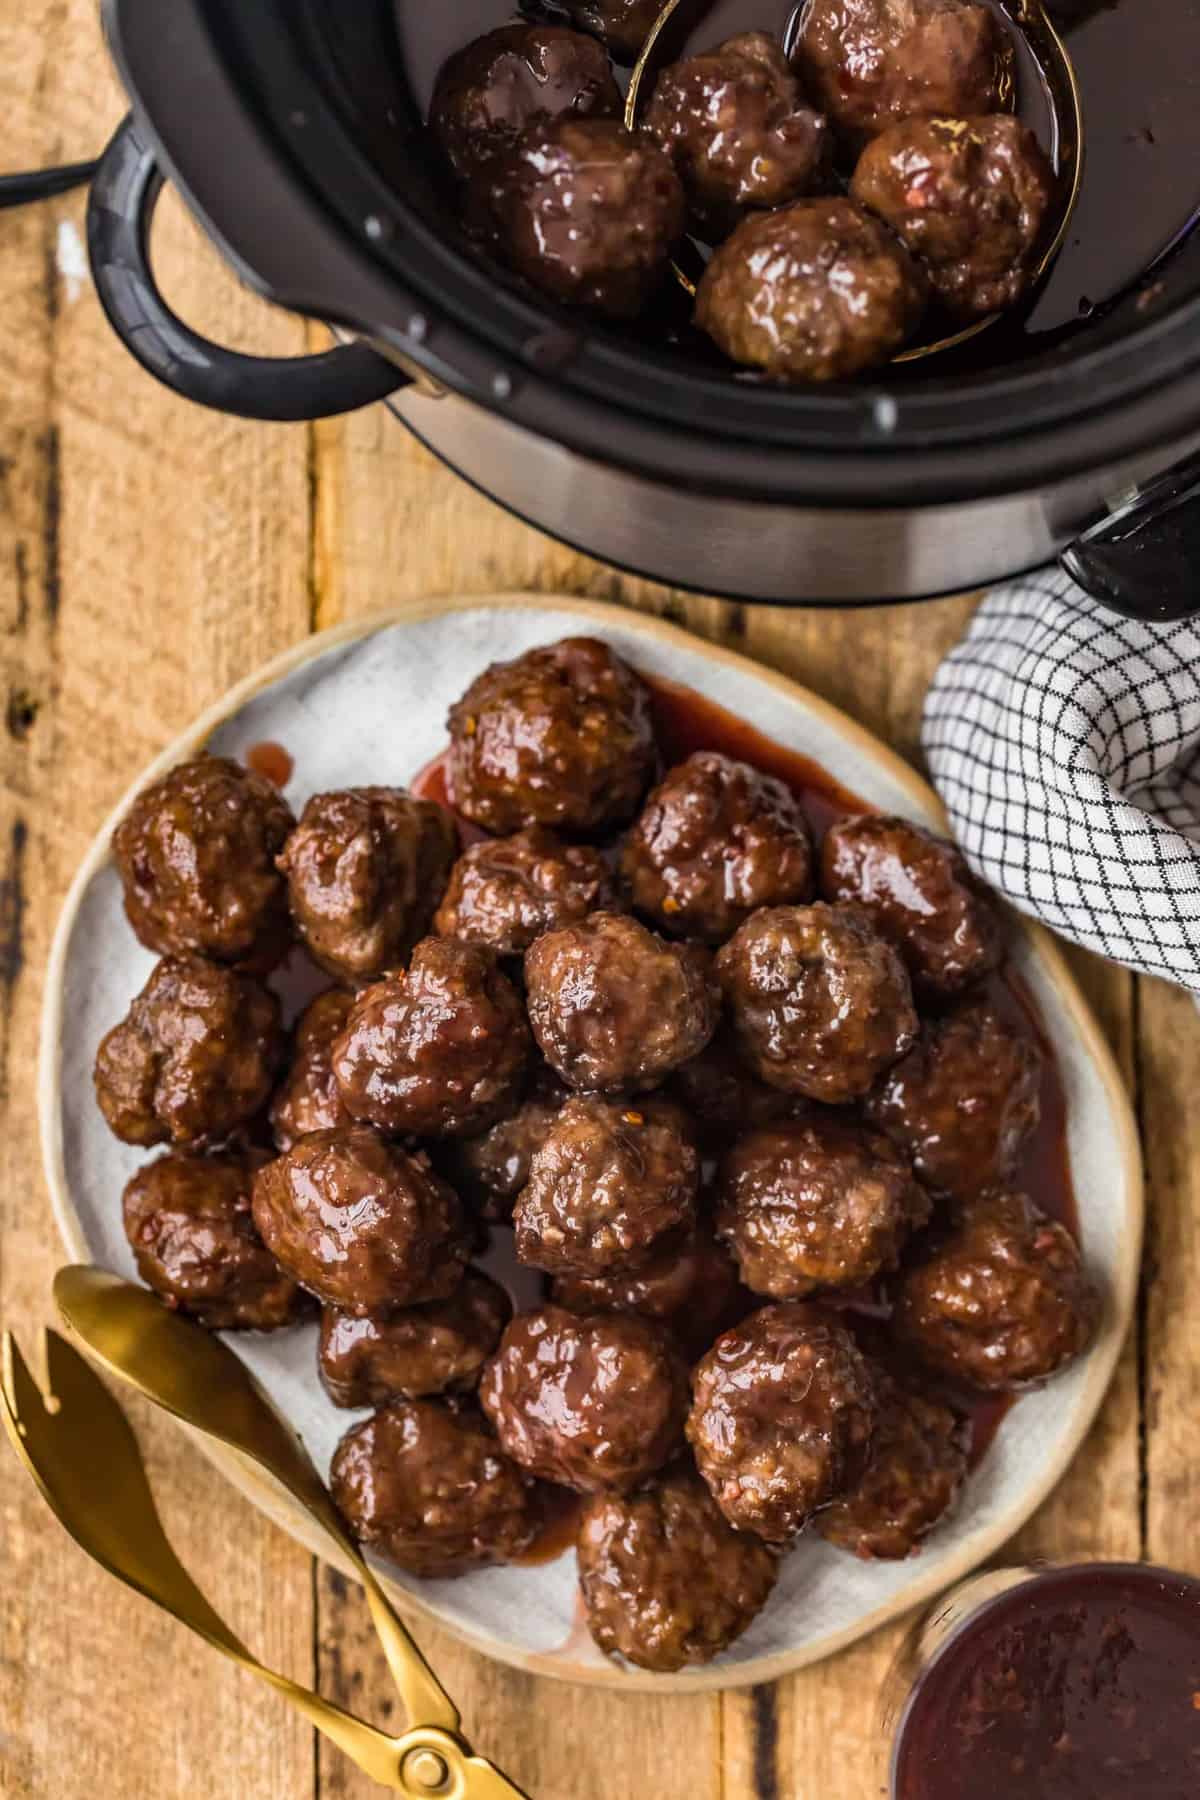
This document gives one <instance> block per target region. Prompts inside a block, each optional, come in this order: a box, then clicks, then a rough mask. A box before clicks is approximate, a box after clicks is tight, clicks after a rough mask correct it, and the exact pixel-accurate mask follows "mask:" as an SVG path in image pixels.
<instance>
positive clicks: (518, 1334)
mask: <svg viewBox="0 0 1200 1800" xmlns="http://www.w3.org/2000/svg"><path fill="white" fill-rule="evenodd" d="M479 1397H480V1400H481V1401H482V1403H483V1410H484V1412H485V1413H486V1414H487V1415H488V1417H489V1419H490V1420H491V1422H492V1424H493V1426H494V1427H495V1431H496V1436H497V1437H498V1438H499V1439H500V1442H501V1444H502V1445H503V1447H504V1449H505V1451H506V1452H507V1454H508V1455H509V1456H511V1457H512V1458H513V1461H514V1462H517V1463H519V1464H520V1465H521V1467H522V1468H523V1469H528V1470H529V1472H530V1473H531V1474H533V1475H540V1476H542V1477H543V1478H544V1479H545V1480H547V1481H555V1482H557V1483H558V1484H559V1486H560V1487H568V1488H575V1489H576V1490H577V1491H578V1492H579V1493H583V1494H591V1493H596V1492H598V1491H599V1490H601V1489H603V1488H630V1487H634V1486H636V1484H637V1483H638V1482H639V1481H641V1480H643V1479H644V1478H645V1477H646V1476H647V1475H652V1474H653V1473H654V1471H655V1470H656V1469H659V1468H661V1467H662V1465H663V1464H664V1463H665V1462H666V1461H667V1460H668V1458H669V1457H671V1456H673V1455H674V1454H675V1452H676V1450H678V1449H679V1447H680V1444H681V1441H682V1433H683V1419H684V1414H685V1412H686V1410H687V1369H686V1365H685V1364H684V1362H683V1359H682V1357H681V1356H680V1354H679V1352H678V1350H677V1349H676V1348H675V1345H674V1343H673V1342H672V1340H671V1338H670V1337H669V1335H668V1334H667V1332H666V1331H664V1330H663V1328H662V1327H661V1326H658V1325H655V1324H654V1323H652V1321H651V1320H649V1319H643V1318H639V1317H637V1316H636V1315H635V1314H633V1313H600V1314H597V1315H595V1316H594V1317H592V1318H584V1319H581V1318H577V1317H576V1315H575V1314H574V1313H569V1312H566V1311H564V1310H563V1309H562V1308H561V1307H558V1306H544V1307H542V1309H541V1311H540V1312H531V1313H523V1314H522V1315H521V1316H520V1317H519V1318H516V1319H514V1320H513V1322H512V1324H511V1325H510V1326H509V1327H508V1329H507V1330H506V1331H505V1333H504V1336H503V1338H502V1339H501V1340H500V1348H499V1350H498V1351H497V1352H496V1354H495V1356H494V1357H493V1358H492V1360H491V1362H490V1363H489V1364H488V1365H487V1367H486V1369H485V1370H484V1372H483V1379H482V1381H481V1382H480V1386H479Z"/></svg>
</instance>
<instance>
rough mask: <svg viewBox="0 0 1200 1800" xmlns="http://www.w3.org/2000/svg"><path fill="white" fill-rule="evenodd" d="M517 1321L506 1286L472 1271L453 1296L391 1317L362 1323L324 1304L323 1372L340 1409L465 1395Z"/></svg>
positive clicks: (319, 1356) (323, 1379)
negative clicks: (507, 1328) (511, 1323)
mask: <svg viewBox="0 0 1200 1800" xmlns="http://www.w3.org/2000/svg"><path fill="white" fill-rule="evenodd" d="M511 1317H512V1302H511V1301H510V1300H509V1297H508V1295H507V1294H506V1293H505V1291H504V1289H503V1288H502V1287H501V1286H500V1285H499V1284H498V1283H497V1282H495V1281H492V1280H491V1279H490V1277H488V1276H487V1275H485V1274H483V1272H482V1271H481V1270H479V1269H468V1270H467V1271H466V1273H465V1274H464V1275H463V1278H462V1280H461V1281H460V1282H459V1284H458V1286H457V1287H456V1288H455V1290H454V1292H453V1293H452V1294H449V1295H447V1297H446V1298H445V1299H444V1300H428V1301H426V1302H425V1304H424V1305H423V1306H411V1307H407V1308H404V1309H403V1310H401V1311H399V1312H394V1313H392V1314H390V1315H389V1316H386V1317H379V1316H374V1317H368V1318H362V1319H356V1318H355V1317H354V1315H353V1314H352V1313H343V1312H336V1311H335V1310H334V1309H333V1308H332V1307H326V1308H325V1310H324V1312H323V1314H322V1317H321V1338H320V1343H319V1345H318V1348H317V1367H318V1369H319V1371H320V1375H321V1384H322V1386H323V1387H324V1389H325V1392H326V1393H327V1394H328V1395H329V1398H330V1399H331V1400H332V1401H333V1403H334V1405H335V1406H347V1407H355V1406H383V1405H384V1404H386V1402H387V1401H389V1400H394V1399H397V1398H405V1399H417V1398H420V1397H421V1396H423V1395H428V1394H445V1393H456V1392H460V1391H467V1390H470V1389H471V1388H473V1387H474V1386H475V1384H476V1382H477V1381H478V1379H479V1372H480V1370H481V1369H482V1367H483V1365H484V1363H485V1362H486V1361H487V1359H488V1357H489V1356H490V1355H491V1354H492V1351H493V1350H494V1349H495V1348H496V1345H497V1344H498V1343H499V1342H500V1334H501V1332H502V1331H503V1330H504V1327H505V1326H506V1325H507V1323H508V1321H509V1319H510V1318H511Z"/></svg>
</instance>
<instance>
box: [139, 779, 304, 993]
mask: <svg viewBox="0 0 1200 1800" xmlns="http://www.w3.org/2000/svg"><path fill="white" fill-rule="evenodd" d="M295 823H296V821H295V819H294V817H293V816H292V809H291V807H290V806H289V805H288V803H287V801H286V800H285V799H284V798H283V796H282V794H280V793H279V791H278V789H277V788H275V787H273V786H272V785H271V783H270V782H269V781H267V780H266V779H265V778H264V777H263V776H262V775H255V774H253V773H252V772H251V771H250V770H249V769H243V768H242V767H241V765H240V764H238V763H235V762H230V761H228V760H227V758H225V757H223V756H198V757H196V758H195V759H194V761H192V762H186V763H180V764H179V766H178V767H177V768H174V769H172V770H171V772H170V774H169V775H165V776H164V777H163V778H162V780H161V781H156V782H154V784H153V785H152V786H151V787H148V788H144V789H143V790H142V792H141V793H140V794H139V795H138V796H137V798H136V799H135V800H134V802H133V805H132V806H131V807H130V809H129V811H128V812H127V813H126V815H125V817H124V818H123V819H122V821H121V823H120V824H119V825H118V826H117V829H116V831H115V832H114V833H113V857H114V860H115V862H116V865H117V872H118V874H119V875H120V877H121V885H122V887H123V888H124V890H125V912H126V916H127V917H128V919H129V923H130V924H131V925H132V926H133V929H134V931H135V932H136V933H137V936H138V938H139V939H140V940H141V942H142V943H143V944H145V946H146V948H147V949H148V950H153V951H155V952H156V953H157V954H158V955H161V956H187V955H189V954H193V953H194V954H195V955H198V956H207V957H211V958H212V960H213V961H214V962H221V963H230V964H232V965H233V966H234V967H235V968H241V969H248V970H250V971H252V972H254V973H256V974H262V973H265V971H266V970H268V969H272V968H274V966H275V964H276V963H277V962H279V961H280V959H281V958H282V957H283V956H284V954H285V953H286V951H287V947H288V944H289V942H290V941H291V921H290V920H289V918H288V910H287V895H286V893H285V890H284V884H283V877H282V876H281V875H280V873H279V871H278V870H277V869H276V867H275V858H276V856H277V855H278V854H279V852H280V850H282V848H283V845H284V840H285V839H286V837H287V835H288V833H289V832H290V831H291V829H292V827H293V825H294V824H295Z"/></svg>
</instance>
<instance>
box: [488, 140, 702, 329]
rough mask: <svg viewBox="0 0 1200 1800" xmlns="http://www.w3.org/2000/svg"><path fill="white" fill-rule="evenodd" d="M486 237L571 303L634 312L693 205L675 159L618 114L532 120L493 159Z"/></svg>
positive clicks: (619, 315)
mask: <svg viewBox="0 0 1200 1800" xmlns="http://www.w3.org/2000/svg"><path fill="white" fill-rule="evenodd" d="M484 206H485V210H486V213H487V217H488V221H489V223H490V227H491V230H490V242H491V246H492V248H493V249H494V250H495V251H496V253H497V255H498V256H500V257H501V258H502V259H503V260H504V261H505V262H506V263H507V264H508V265H509V267H510V268H511V269H513V270H515V272H516V273H517V274H518V275H523V276H524V277H525V280H526V281H528V282H529V283H530V285H531V286H532V287H535V288H537V289H538V290H539V292H541V293H543V294H548V295H549V296H550V298H551V299H552V300H557V301H560V302H562V303H563V304H564V305H567V306H584V307H588V308H590V309H591V310H592V311H593V312H597V313H601V314H603V315H604V316H605V317H607V318H611V319H634V318H636V317H637V315H638V314H639V313H640V312H641V311H642V310H643V308H644V307H645V306H646V304H647V302H648V301H649V300H650V299H651V297H652V296H653V294H654V291H655V289H656V288H658V287H659V286H660V285H661V283H662V280H663V277H664V276H665V275H666V272H667V267H668V263H669V261H670V257H671V252H672V251H673V250H674V248H675V246H676V244H678V242H679V240H680V238H681V237H682V236H683V231H684V224H685V222H686V216H687V208H686V204H685V202H684V198H683V188H682V187H681V185H680V181H679V177H678V175H677V174H676V173H675V165H674V164H673V163H672V161H671V159H670V157H669V156H668V155H667V154H666V152H665V151H664V150H661V149H660V148H659V146H658V145H657V144H656V143H655V141H654V139H653V138H652V137H650V136H648V135H647V133H645V132H641V131H638V132H633V131H627V130H626V129H625V127H624V125H622V124H620V123H618V122H617V121H616V120H614V119H573V118H564V119H554V120H550V121H549V122H547V123H545V124H539V125H531V126H530V127H529V129H528V130H527V131H526V132H524V133H523V135H522V136H521V137H520V138H518V140H517V142H516V144H515V145H514V146H513V148H512V149H511V150H510V151H509V152H508V153H507V154H506V155H504V156H501V157H498V158H497V159H496V161H495V162H493V163H490V164H489V165H488V183H487V193H486V197H485V200H484Z"/></svg>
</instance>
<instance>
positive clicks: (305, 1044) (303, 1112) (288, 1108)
mask: <svg viewBox="0 0 1200 1800" xmlns="http://www.w3.org/2000/svg"><path fill="white" fill-rule="evenodd" d="M353 1006H354V996H353V994H347V993H345V992H344V991H343V990H342V989H341V988H330V989H329V991H328V992H327V993H324V994H318V995H317V997H316V999H315V1000H313V1001H312V1002H311V1003H310V1004H309V1005H308V1006H307V1007H305V1009H304V1012H303V1013H302V1014H301V1016H300V1018H299V1020H298V1022H297V1024H296V1030H295V1034H294V1037H293V1040H292V1061H291V1067H290V1068H289V1069H288V1072H287V1074H286V1075H285V1077H284V1079H283V1081H282V1082H281V1083H280V1085H279V1087H278V1088H276V1090H275V1094H274V1097H273V1099H272V1101H271V1130H272V1132H273V1133H274V1137H275V1144H276V1147H277V1148H278V1149H280V1150H290V1149H291V1147H292V1145H293V1144H295V1143H296V1142H298V1140H299V1139H300V1138H302V1137H306V1136H307V1135H308V1133H309V1132H310V1131H331V1130H333V1128H334V1127H335V1126H337V1125H351V1124H353V1123H354V1121H353V1120H352V1118H351V1117H350V1114H349V1113H348V1112H347V1111H346V1109H345V1107H344V1106H343V1105H342V1097H341V1095H340V1094H339V1093H338V1086H337V1082H336V1081H335V1080H334V1076H333V1060H332V1059H333V1046H334V1044H335V1042H336V1041H337V1039H338V1037H339V1036H340V1034H341V1033H342V1031H344V1030H345V1027H346V1021H347V1019H348V1018H349V1017H350V1013H351V1010H352V1009H353Z"/></svg>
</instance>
